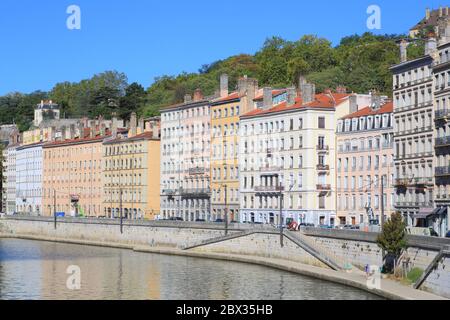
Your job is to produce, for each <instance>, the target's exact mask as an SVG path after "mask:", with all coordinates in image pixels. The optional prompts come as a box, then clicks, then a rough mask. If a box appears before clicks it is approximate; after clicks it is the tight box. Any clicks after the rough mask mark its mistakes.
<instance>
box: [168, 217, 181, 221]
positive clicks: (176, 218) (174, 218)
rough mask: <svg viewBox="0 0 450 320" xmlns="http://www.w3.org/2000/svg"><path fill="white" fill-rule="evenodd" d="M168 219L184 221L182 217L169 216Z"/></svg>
mask: <svg viewBox="0 0 450 320" xmlns="http://www.w3.org/2000/svg"><path fill="white" fill-rule="evenodd" d="M169 220H170V221H184V220H183V218H180V217H170V218H169Z"/></svg>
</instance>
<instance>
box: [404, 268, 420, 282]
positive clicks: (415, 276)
mask: <svg viewBox="0 0 450 320" xmlns="http://www.w3.org/2000/svg"><path fill="white" fill-rule="evenodd" d="M423 272H424V271H423V270H422V269H420V268H413V269H412V270H411V271H410V272H409V273H408V276H407V278H408V280H409V281H411V282H412V283H416V282H417V280H419V278H420V277H421V276H422V274H423Z"/></svg>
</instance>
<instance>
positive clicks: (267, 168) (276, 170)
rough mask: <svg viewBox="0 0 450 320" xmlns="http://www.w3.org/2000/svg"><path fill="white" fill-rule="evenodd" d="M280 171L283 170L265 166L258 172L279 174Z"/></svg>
mask: <svg viewBox="0 0 450 320" xmlns="http://www.w3.org/2000/svg"><path fill="white" fill-rule="evenodd" d="M281 170H283V168H282V167H277V166H265V167H260V168H259V171H260V172H267V173H269V172H280V171H281Z"/></svg>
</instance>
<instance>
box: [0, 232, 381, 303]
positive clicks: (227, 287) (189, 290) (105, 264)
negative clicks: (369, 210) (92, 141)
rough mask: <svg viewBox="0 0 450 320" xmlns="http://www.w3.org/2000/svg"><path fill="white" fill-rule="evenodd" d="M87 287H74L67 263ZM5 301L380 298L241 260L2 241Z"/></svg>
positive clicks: (0, 276)
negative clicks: (78, 288)
mask: <svg viewBox="0 0 450 320" xmlns="http://www.w3.org/2000/svg"><path fill="white" fill-rule="evenodd" d="M72 265H75V266H79V268H80V270H81V289H80V290H70V289H68V288H67V285H66V282H67V279H68V278H69V277H70V274H68V273H67V268H68V267H69V266H72ZM0 299H27V300H28V299H32V300H35V299H46V300H47V299H50V300H53V299H82V300H86V299H89V300H91V299H94V300H95V299H102V300H110V299H114V300H117V299H127V300H129V299H133V300H144V299H152V300H153V299H167V300H178V299H193V300H207V299H220V300H222V299H223V300H248V299H251V300H291V299H295V300H309V299H321V300H325V299H349V300H355V299H357V300H366V299H378V297H377V296H374V295H371V294H368V293H366V292H364V291H360V290H357V289H353V288H348V287H345V286H341V285H337V284H333V283H330V282H325V281H321V280H316V279H312V278H308V277H304V276H300V275H296V274H291V273H288V272H283V271H279V270H274V269H271V268H266V267H260V266H253V265H249V264H243V263H235V262H224V261H215V260H207V259H198V258H187V257H176V256H165V255H156V254H147V253H137V252H133V251H131V250H121V249H110V248H100V247H90V246H81V245H71V244H59V243H50V242H40V241H27V240H15V239H0Z"/></svg>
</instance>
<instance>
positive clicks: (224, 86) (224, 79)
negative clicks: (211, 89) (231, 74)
mask: <svg viewBox="0 0 450 320" xmlns="http://www.w3.org/2000/svg"><path fill="white" fill-rule="evenodd" d="M220 97H221V98H224V97H228V75H227V74H225V73H224V74H222V75H220Z"/></svg>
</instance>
